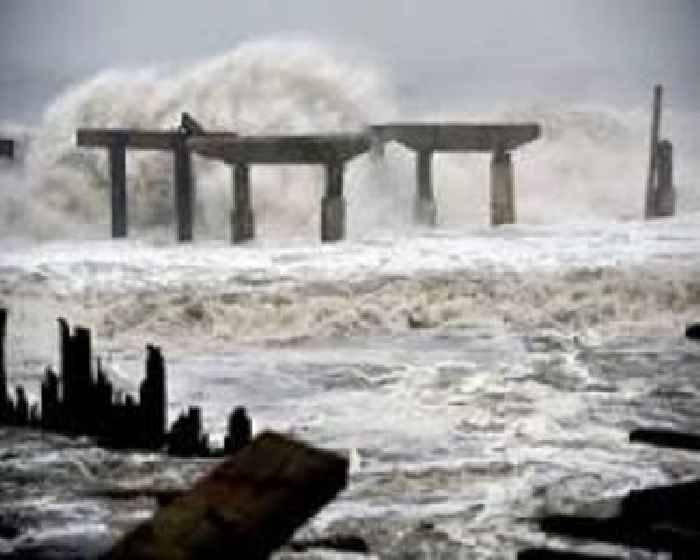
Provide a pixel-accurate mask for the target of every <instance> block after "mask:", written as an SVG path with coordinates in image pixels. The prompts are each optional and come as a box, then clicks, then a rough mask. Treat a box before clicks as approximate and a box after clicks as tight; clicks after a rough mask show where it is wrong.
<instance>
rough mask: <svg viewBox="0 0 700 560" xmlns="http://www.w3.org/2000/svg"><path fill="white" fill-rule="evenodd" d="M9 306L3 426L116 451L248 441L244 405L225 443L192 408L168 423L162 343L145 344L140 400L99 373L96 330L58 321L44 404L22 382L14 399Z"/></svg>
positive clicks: (206, 453) (186, 451) (205, 447)
mask: <svg viewBox="0 0 700 560" xmlns="http://www.w3.org/2000/svg"><path fill="white" fill-rule="evenodd" d="M6 323H7V310H6V309H4V308H0V426H3V425H7V426H18V427H29V428H35V429H41V430H43V431H47V432H55V433H60V434H65V435H70V436H81V435H86V436H91V437H93V438H95V440H96V442H97V443H98V444H99V445H101V446H103V447H107V448H111V449H144V450H153V451H161V450H162V451H166V452H167V453H168V454H170V455H176V456H182V457H220V456H223V455H224V454H232V453H235V452H237V451H239V450H240V449H242V448H243V447H245V446H246V445H247V444H248V443H250V440H251V437H252V426H251V421H250V418H249V417H248V415H247V413H246V411H245V409H244V408H243V407H236V408H235V409H234V410H233V412H232V414H231V417H230V419H229V431H228V433H227V435H226V440H225V441H226V445H225V448H224V449H211V448H210V447H209V436H208V435H207V434H205V433H203V430H202V411H201V409H200V408H199V407H197V406H192V407H190V408H189V409H188V411H187V412H186V413H182V414H180V416H179V417H178V418H177V420H176V421H175V422H174V423H173V425H172V427H171V429H170V431H168V429H167V386H166V371H165V370H166V368H165V359H164V357H163V353H162V351H161V349H160V348H159V347H157V346H153V345H152V344H147V345H146V367H145V369H146V376H145V378H144V380H143V381H142V382H141V385H140V387H139V398H138V400H136V399H135V398H134V396H133V395H126V397H125V398H123V399H122V398H121V397H120V396H119V394H118V393H116V391H115V390H114V387H113V386H112V383H111V382H110V381H109V379H108V377H107V374H106V372H105V371H104V369H103V367H102V362H101V360H100V359H99V358H98V359H97V371H96V373H94V372H93V359H92V342H91V334H90V330H89V329H86V328H84V327H75V328H74V329H73V332H72V333H71V330H70V326H69V324H68V321H66V320H65V319H63V318H59V319H58V325H59V349H60V369H59V372H58V373H56V372H55V371H54V370H53V369H52V368H51V367H47V368H46V371H45V373H44V379H43V381H42V384H41V407H40V408H39V406H38V405H36V404H33V405H30V404H29V402H28V401H27V396H26V393H25V390H24V387H22V386H18V387H16V390H15V393H16V396H15V399H14V400H13V399H12V398H11V397H10V395H9V393H8V390H7V371H6V367H5V334H6Z"/></svg>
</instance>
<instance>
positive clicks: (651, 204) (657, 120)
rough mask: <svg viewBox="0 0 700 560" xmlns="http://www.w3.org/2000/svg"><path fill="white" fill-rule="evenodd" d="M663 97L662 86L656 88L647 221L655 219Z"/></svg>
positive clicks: (647, 186)
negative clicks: (657, 158)
mask: <svg viewBox="0 0 700 560" xmlns="http://www.w3.org/2000/svg"><path fill="white" fill-rule="evenodd" d="M661 95H662V88H661V86H660V85H656V86H654V101H653V103H652V110H651V139H650V143H649V171H648V173H647V185H646V193H645V197H644V217H645V218H646V219H650V218H654V217H655V191H656V173H657V160H656V157H657V155H658V145H659V130H660V129H661Z"/></svg>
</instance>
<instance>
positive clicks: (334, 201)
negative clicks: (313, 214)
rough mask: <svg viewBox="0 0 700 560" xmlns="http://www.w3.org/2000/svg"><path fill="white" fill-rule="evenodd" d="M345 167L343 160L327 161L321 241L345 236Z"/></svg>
mask: <svg viewBox="0 0 700 560" xmlns="http://www.w3.org/2000/svg"><path fill="white" fill-rule="evenodd" d="M343 169H344V162H343V161H341V160H336V161H330V162H328V163H326V192H325V195H324V197H323V200H321V241H340V240H341V239H343V238H344V237H345V199H344V198H343Z"/></svg>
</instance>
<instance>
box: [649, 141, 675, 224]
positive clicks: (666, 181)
mask: <svg viewBox="0 0 700 560" xmlns="http://www.w3.org/2000/svg"><path fill="white" fill-rule="evenodd" d="M675 211H676V191H675V189H674V187H673V145H672V144H671V142H669V141H668V140H662V141H661V142H659V144H658V146H657V151H656V189H655V191H654V216H655V217H657V218H663V217H667V216H673V215H674V214H675Z"/></svg>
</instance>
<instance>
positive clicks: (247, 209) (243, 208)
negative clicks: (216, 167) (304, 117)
mask: <svg viewBox="0 0 700 560" xmlns="http://www.w3.org/2000/svg"><path fill="white" fill-rule="evenodd" d="M253 237H255V217H254V215H253V209H252V207H251V201H250V166H249V165H246V164H244V163H238V164H236V165H234V166H233V210H232V211H231V241H232V242H233V243H242V242H244V241H249V240H250V239H253Z"/></svg>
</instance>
